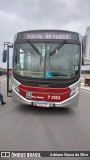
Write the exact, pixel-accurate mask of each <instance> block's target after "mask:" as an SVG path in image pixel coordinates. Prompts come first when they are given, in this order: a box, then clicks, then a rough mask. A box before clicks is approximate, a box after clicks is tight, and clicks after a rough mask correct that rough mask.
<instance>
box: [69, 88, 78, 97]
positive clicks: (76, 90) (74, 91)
mask: <svg viewBox="0 0 90 160" xmlns="http://www.w3.org/2000/svg"><path fill="white" fill-rule="evenodd" d="M78 91H79V87H76V88H74V89H71V93H70V96H73V95H74V94H75V93H77V92H78Z"/></svg>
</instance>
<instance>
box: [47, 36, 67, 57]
mask: <svg viewBox="0 0 90 160" xmlns="http://www.w3.org/2000/svg"><path fill="white" fill-rule="evenodd" d="M65 43H67V40H66V39H65V40H63V41H62V42H61V43H60V44H59V45H58V46H57V47H56V48H55V49H53V50H52V52H51V53H50V56H52V55H53V54H54V53H56V51H58V50H59V49H60V48H61V47H62V46H63V45H64V44H65Z"/></svg>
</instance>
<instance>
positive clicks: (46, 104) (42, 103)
mask: <svg viewBox="0 0 90 160" xmlns="http://www.w3.org/2000/svg"><path fill="white" fill-rule="evenodd" d="M36 106H38V107H49V104H48V103H45V102H39V103H37V104H36Z"/></svg>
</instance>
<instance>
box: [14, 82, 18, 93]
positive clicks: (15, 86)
mask: <svg viewBox="0 0 90 160" xmlns="http://www.w3.org/2000/svg"><path fill="white" fill-rule="evenodd" d="M13 88H14V89H15V90H16V91H17V92H19V88H18V86H17V85H16V84H14V83H13Z"/></svg>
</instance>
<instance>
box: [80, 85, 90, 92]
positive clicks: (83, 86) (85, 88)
mask: <svg viewBox="0 0 90 160" xmlns="http://www.w3.org/2000/svg"><path fill="white" fill-rule="evenodd" d="M80 88H81V89H83V90H86V91H89V92H90V86H85V84H84V83H81V86H80Z"/></svg>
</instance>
